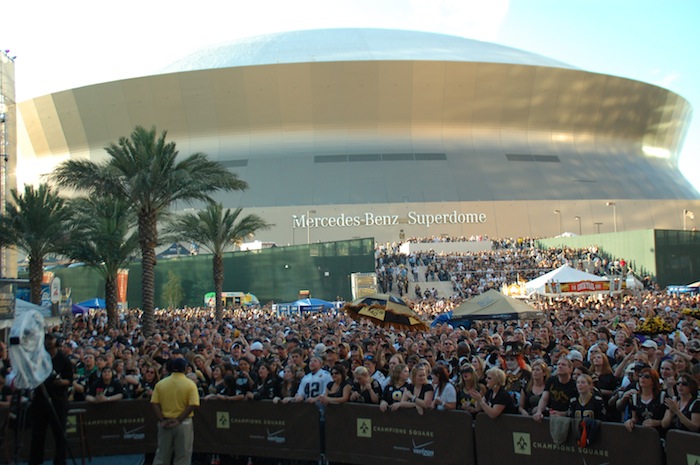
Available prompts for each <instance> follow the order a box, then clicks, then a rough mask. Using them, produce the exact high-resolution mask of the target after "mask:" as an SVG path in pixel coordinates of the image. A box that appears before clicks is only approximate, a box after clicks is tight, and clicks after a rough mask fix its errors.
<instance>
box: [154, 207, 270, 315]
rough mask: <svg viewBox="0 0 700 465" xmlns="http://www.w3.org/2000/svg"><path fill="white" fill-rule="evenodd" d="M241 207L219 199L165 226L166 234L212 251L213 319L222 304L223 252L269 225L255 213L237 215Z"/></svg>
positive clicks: (220, 309)
mask: <svg viewBox="0 0 700 465" xmlns="http://www.w3.org/2000/svg"><path fill="white" fill-rule="evenodd" d="M242 211H243V210H242V209H241V208H237V209H235V210H231V209H229V208H227V209H226V210H224V207H223V205H221V204H220V203H215V202H210V203H209V204H208V205H207V207H206V208H205V209H204V210H201V211H199V212H198V213H196V214H195V213H185V214H182V215H179V216H177V217H176V218H174V219H173V220H171V222H170V224H169V225H168V226H167V227H166V228H165V232H166V233H167V234H171V235H173V236H175V237H179V238H181V239H184V240H189V241H192V242H195V243H197V244H199V245H201V246H202V247H204V249H205V250H208V251H209V252H210V253H212V254H213V255H214V258H213V259H212V260H213V264H212V268H213V277H214V292H215V293H216V297H215V300H216V313H215V315H216V320H217V321H221V319H222V317H223V307H222V304H221V293H222V292H223V287H224V252H226V251H227V250H228V249H229V248H231V247H233V246H234V245H240V243H241V242H242V241H243V239H244V238H245V237H246V236H248V235H252V234H255V232H256V231H262V230H265V229H269V228H270V227H271V226H273V225H271V224H268V223H266V222H265V221H264V220H263V219H262V218H261V217H259V216H258V215H248V216H245V217H242V218H240V219H239V217H240V216H241V212H242Z"/></svg>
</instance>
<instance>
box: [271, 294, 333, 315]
mask: <svg viewBox="0 0 700 465" xmlns="http://www.w3.org/2000/svg"><path fill="white" fill-rule="evenodd" d="M333 309H335V304H333V302H328V301H327V300H323V299H314V298H309V299H300V300H297V301H295V302H290V303H286V304H277V314H278V315H280V314H292V313H304V312H327V311H329V310H333Z"/></svg>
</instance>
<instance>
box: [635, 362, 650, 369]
mask: <svg viewBox="0 0 700 465" xmlns="http://www.w3.org/2000/svg"><path fill="white" fill-rule="evenodd" d="M645 368H651V365H649V364H648V363H644V362H637V363H635V364H634V371H640V370H643V369H645Z"/></svg>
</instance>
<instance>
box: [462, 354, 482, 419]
mask: <svg viewBox="0 0 700 465" xmlns="http://www.w3.org/2000/svg"><path fill="white" fill-rule="evenodd" d="M456 390H457V405H456V408H457V410H465V411H467V412H469V413H471V414H475V413H476V412H478V409H477V407H476V403H477V399H476V398H475V397H472V395H471V391H472V390H475V391H477V392H478V393H479V394H480V395H481V396H482V397H483V396H484V394H486V386H485V385H483V384H481V383H480V382H479V379H478V377H477V374H476V372H475V371H474V367H473V366H472V365H470V364H468V363H465V364H463V365H461V366H460V368H459V379H458V380H457V387H456Z"/></svg>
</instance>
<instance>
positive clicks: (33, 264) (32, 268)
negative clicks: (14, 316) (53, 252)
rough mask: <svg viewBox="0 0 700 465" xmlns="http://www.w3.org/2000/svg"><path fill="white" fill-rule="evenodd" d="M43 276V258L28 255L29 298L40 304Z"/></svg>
mask: <svg viewBox="0 0 700 465" xmlns="http://www.w3.org/2000/svg"><path fill="white" fill-rule="evenodd" d="M43 278H44V259H43V258H42V257H38V258H35V257H29V299H30V300H31V302H32V303H33V304H36V305H41V281H42V279H43Z"/></svg>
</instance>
